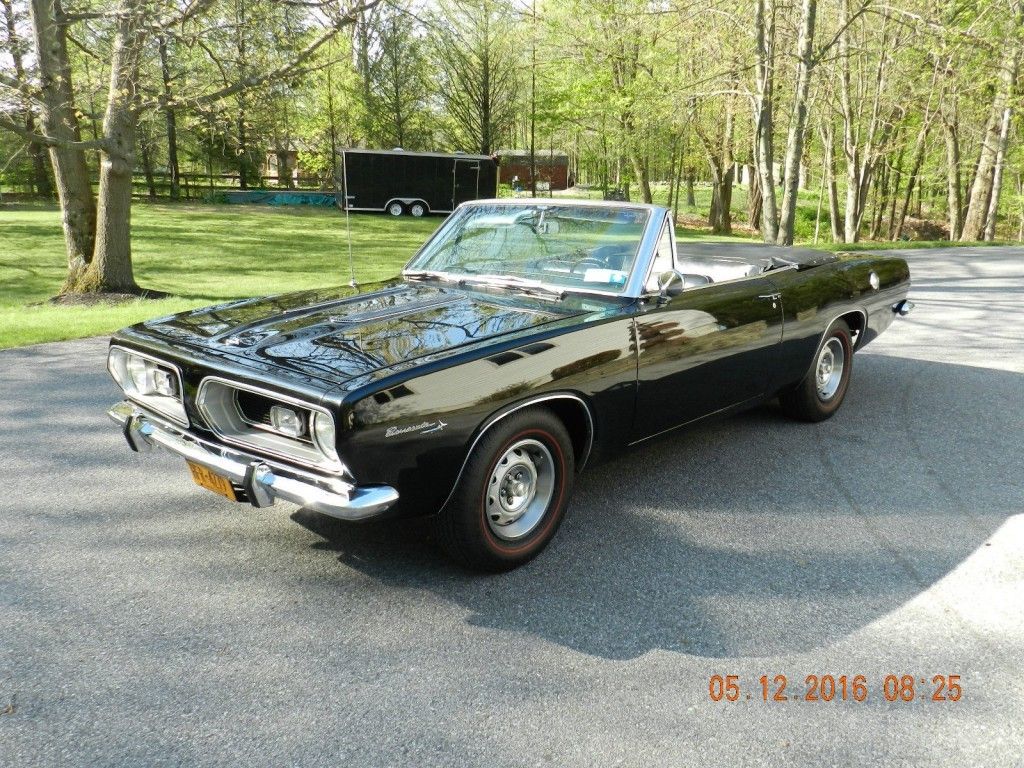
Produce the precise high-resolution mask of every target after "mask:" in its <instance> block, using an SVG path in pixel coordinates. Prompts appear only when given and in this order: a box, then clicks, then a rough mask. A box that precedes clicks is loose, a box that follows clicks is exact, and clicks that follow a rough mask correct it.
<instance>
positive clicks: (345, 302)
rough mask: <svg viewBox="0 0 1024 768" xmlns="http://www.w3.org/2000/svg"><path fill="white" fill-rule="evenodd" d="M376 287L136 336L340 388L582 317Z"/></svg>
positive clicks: (290, 297)
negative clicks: (438, 356)
mask: <svg viewBox="0 0 1024 768" xmlns="http://www.w3.org/2000/svg"><path fill="white" fill-rule="evenodd" d="M375 287H376V288H378V289H377V290H371V291H368V292H362V293H358V294H356V295H352V290H351V289H350V288H337V289H331V290H323V291H302V292H298V293H290V294H283V295H279V296H270V297H267V298H260V299H246V300H243V301H236V302H232V303H230V304H222V305H218V306H214V307H206V308H203V309H196V310H192V311H190V312H183V313H181V314H178V315H172V316H170V317H165V318H160V319H158V320H151V321H149V322H147V323H143V324H141V325H140V326H136V329H137V330H138V331H141V332H143V333H144V334H145V335H146V336H148V337H157V338H158V339H160V340H162V341H164V342H166V343H170V344H173V345H176V346H180V345H186V346H188V347H191V348H198V349H200V350H206V351H208V352H209V353H211V356H213V357H219V358H223V357H228V358H232V359H235V360H237V361H243V362H245V363H246V364H247V365H248V366H249V367H252V368H256V369H263V370H268V371H269V370H276V371H278V372H281V371H287V372H290V373H293V374H298V375H300V376H301V377H302V378H305V379H309V378H312V379H319V380H322V381H325V382H330V383H342V382H344V381H346V380H348V379H351V378H354V377H356V376H361V375H364V374H368V373H372V372H374V371H377V370H380V369H382V368H388V367H390V366H393V365H395V364H397V363H407V362H408V361H410V360H415V359H416V358H419V357H423V356H425V355H436V354H438V353H444V352H446V351H449V350H451V351H454V350H457V349H459V348H461V347H464V346H466V345H469V344H474V343H478V342H481V341H485V340H488V339H493V338H496V337H500V336H505V335H508V334H512V333H515V332H517V331H524V330H528V329H531V328H534V327H537V326H540V325H543V324H545V323H550V322H553V321H556V320H560V319H563V318H566V317H571V316H573V315H576V314H579V313H580V312H581V311H582V310H581V309H579V308H575V309H574V308H573V307H571V306H563V305H560V304H554V303H552V302H549V301H542V300H538V299H531V298H528V297H522V296H519V295H515V294H512V295H508V294H502V295H490V294H486V293H482V292H477V291H470V290H463V289H458V288H454V287H451V288H449V287H446V286H437V285H428V284H418V283H406V282H397V283H388V284H383V287H381V284H378V285H377V286H375Z"/></svg>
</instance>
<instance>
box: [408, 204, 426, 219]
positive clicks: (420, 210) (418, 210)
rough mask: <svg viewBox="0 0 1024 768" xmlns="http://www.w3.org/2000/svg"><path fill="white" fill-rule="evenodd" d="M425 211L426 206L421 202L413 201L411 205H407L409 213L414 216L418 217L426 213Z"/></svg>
mask: <svg viewBox="0 0 1024 768" xmlns="http://www.w3.org/2000/svg"><path fill="white" fill-rule="evenodd" d="M426 213H427V206H425V205H424V204H423V203H413V204H412V205H410V206H409V214H410V215H412V216H415V217H416V218H417V219H418V218H420V217H421V216H424V215H426Z"/></svg>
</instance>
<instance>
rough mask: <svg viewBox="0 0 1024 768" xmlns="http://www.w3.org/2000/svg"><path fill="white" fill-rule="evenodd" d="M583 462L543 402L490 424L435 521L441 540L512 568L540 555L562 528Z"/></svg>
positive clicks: (469, 557)
mask: <svg viewBox="0 0 1024 768" xmlns="http://www.w3.org/2000/svg"><path fill="white" fill-rule="evenodd" d="M574 474H575V464H574V460H573V453H572V441H571V440H570V439H569V435H568V433H567V432H566V429H565V426H564V425H563V424H562V422H561V421H559V419H558V418H557V417H555V415H554V414H552V413H551V412H550V411H547V410H544V409H542V408H528V409H524V410H522V411H520V412H517V413H514V414H512V415H511V416H509V417H508V418H506V419H503V420H502V421H500V422H498V424H496V425H495V426H494V427H492V428H491V429H490V430H488V431H487V432H486V433H485V434H484V436H483V438H481V440H480V442H478V443H477V445H476V447H474V448H473V452H472V453H471V454H470V457H469V460H468V461H467V462H466V466H465V469H464V471H463V473H462V477H461V479H460V480H459V484H458V486H457V488H456V489H455V493H454V494H453V495H452V498H451V500H450V501H449V502H448V504H447V505H446V506H445V508H444V509H442V510H441V512H440V513H438V515H437V517H436V518H435V520H434V528H435V533H436V534H437V537H438V539H439V541H440V543H441V546H442V547H443V548H444V549H445V550H446V551H447V552H448V554H449V555H451V556H452V557H453V558H454V559H455V560H457V561H459V562H461V563H463V564H464V565H467V566H469V567H471V568H476V569H479V570H486V571H507V570H510V569H512V568H515V567H517V566H519V565H522V564H523V563H526V562H528V561H529V560H531V559H533V558H534V557H536V556H537V555H538V554H539V553H540V552H541V550H543V549H544V547H546V546H547V545H548V543H549V542H550V541H551V539H552V538H553V537H554V535H555V531H556V530H558V526H559V524H560V523H561V522H562V518H563V516H564V515H565V509H566V506H567V504H568V501H569V494H570V493H571V492H572V482H573V476H574Z"/></svg>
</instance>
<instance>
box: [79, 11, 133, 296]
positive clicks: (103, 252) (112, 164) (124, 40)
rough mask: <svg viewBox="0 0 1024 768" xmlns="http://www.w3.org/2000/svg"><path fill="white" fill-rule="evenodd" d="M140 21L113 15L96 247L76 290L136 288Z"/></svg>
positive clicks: (123, 291) (130, 15)
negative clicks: (134, 176) (134, 213)
mask: <svg viewBox="0 0 1024 768" xmlns="http://www.w3.org/2000/svg"><path fill="white" fill-rule="evenodd" d="M143 22H144V19H143V18H142V15H141V13H126V14H124V15H122V16H121V17H120V18H118V20H117V33H116V36H115V38H114V46H113V54H112V56H111V60H110V91H109V95H108V98H107V110H106V113H105V114H104V116H103V137H104V139H105V141H106V145H105V147H104V149H103V155H102V162H101V163H100V189H99V208H98V211H97V226H96V249H95V252H94V255H93V260H92V263H91V264H89V268H88V270H87V271H86V273H85V275H83V276H82V278H81V279H80V280H79V281H77V283H76V285H75V290H76V291H77V292H83V293H84V292H103V293H139V286H138V285H136V284H135V277H134V274H133V272H132V250H131V206H132V166H133V165H134V158H135V132H136V128H137V123H138V115H137V114H136V111H135V99H136V98H137V86H138V71H139V59H140V56H141V52H142V45H143V40H144V36H145V32H144V31H143V27H144V24H143Z"/></svg>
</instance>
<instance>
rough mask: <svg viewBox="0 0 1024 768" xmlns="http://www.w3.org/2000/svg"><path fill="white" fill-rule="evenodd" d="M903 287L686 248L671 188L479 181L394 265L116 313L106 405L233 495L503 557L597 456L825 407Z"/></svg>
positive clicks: (809, 261) (742, 249)
mask: <svg viewBox="0 0 1024 768" xmlns="http://www.w3.org/2000/svg"><path fill="white" fill-rule="evenodd" d="M909 284H910V276H909V270H908V268H907V264H906V262H904V261H903V260H902V259H897V258H883V257H878V256H861V257H851V256H835V255H831V254H826V253H820V252H817V251H808V250H796V249H783V248H775V247H770V246H760V245H735V244H727V243H700V244H690V243H679V244H677V243H676V241H675V238H674V236H673V227H672V220H671V216H670V214H669V212H668V211H667V210H665V209H664V208H659V207H656V206H650V205H634V204H629V203H598V202H585V201H551V200H544V201H543V202H542V201H539V200H514V201H513V200H490V201H477V202H473V203H467V204H464V205H462V206H460V207H459V208H458V210H457V211H455V213H454V214H452V215H451V216H450V217H449V218H448V219H447V220H446V221H445V222H444V224H443V225H442V226H441V227H440V228H439V229H438V231H437V232H436V233H435V234H434V235H433V236H432V237H431V238H430V240H429V241H428V242H427V243H426V244H425V245H424V246H423V247H422V248H421V249H420V251H419V252H418V253H417V254H416V255H415V256H414V257H413V259H412V260H411V261H410V262H409V264H408V266H407V267H406V268H405V270H404V271H403V273H402V276H401V277H400V278H398V279H395V280H392V281H389V282H386V283H382V284H378V285H374V286H370V287H368V288H365V289H363V290H361V291H358V292H355V293H353V291H352V290H351V289H348V288H339V289H334V290H321V291H304V292H301V293H293V294H286V295H280V296H271V297H269V298H261V299H247V300H244V301H236V302H232V303H230V304H224V305H221V306H216V307H210V308H207V309H198V310H194V311H191V312H185V313H182V314H179V315H174V316H172V317H165V318H161V319H158V320H152V321H149V322H146V323H141V324H139V325H136V326H133V327H131V328H127V329H125V330H123V331H120V332H119V333H117V334H116V335H115V336H114V338H113V339H112V341H111V345H110V353H109V361H108V367H109V369H110V373H111V374H112V376H113V377H114V379H115V381H116V382H117V383H118V384H119V385H120V386H121V388H122V389H123V390H124V393H125V396H126V398H127V399H126V400H125V401H124V402H122V403H119V404H117V405H116V406H114V408H113V409H112V410H111V411H110V415H111V417H112V418H113V419H114V420H115V421H116V422H118V423H119V424H120V425H121V426H122V428H123V430H124V435H125V437H126V438H127V440H128V444H129V445H130V446H131V447H132V448H133V449H134V450H136V451H143V450H149V449H151V448H152V447H154V446H159V447H161V448H164V449H166V450H168V451H171V452H172V453H175V454H178V455H180V456H182V457H184V459H185V460H186V461H187V463H188V467H189V469H190V471H191V474H192V477H193V478H194V480H195V481H196V482H197V483H199V484H200V485H202V486H204V487H206V488H208V489H210V490H212V491H215V492H217V493H220V494H222V495H224V496H226V497H227V498H229V499H232V500H236V501H245V502H248V503H250V504H253V505H255V506H258V507H262V506H265V505H269V504H273V503H274V501H275V500H276V499H284V500H287V501H290V502H293V503H295V504H299V505H302V506H304V507H307V508H309V509H313V510H317V511H319V512H322V513H324V514H327V515H331V516H333V517H337V518H341V519H345V520H365V519H368V518H374V517H378V516H381V515H386V514H388V515H390V514H399V515H432V516H433V520H434V523H435V527H436V531H437V536H438V539H439V540H440V542H441V543H442V545H443V546H444V547H445V549H446V550H447V551H448V552H449V553H451V554H452V555H453V556H454V557H456V558H457V559H459V560H461V561H462V562H464V563H466V564H468V565H470V566H473V567H477V568H482V569H489V570H502V569H507V568H511V567H514V566H516V565H519V564H521V563H524V562H526V561H527V560H529V559H530V558H532V557H534V556H535V555H536V554H537V553H538V552H540V551H541V549H543V547H544V546H545V545H546V544H547V543H548V542H549V541H550V540H551V538H552V536H553V535H554V533H555V530H556V529H557V528H558V525H559V523H560V522H561V520H562V517H563V516H564V514H565V510H566V506H567V504H568V502H569V497H570V494H571V493H572V486H573V481H574V479H575V478H576V476H577V474H578V473H579V472H580V471H581V470H582V469H583V467H584V465H587V464H592V463H594V462H596V461H598V460H600V459H603V458H605V457H607V456H609V455H612V454H614V453H615V452H616V451H619V450H621V449H624V448H626V447H627V446H630V445H633V444H636V443H639V442H641V441H643V440H647V439H649V438H651V437H654V436H655V435H660V434H662V433H664V432H668V431H670V430H673V429H677V428H679V427H683V426H685V425H688V424H693V423H694V422H696V421H699V420H701V419H704V418H707V417H709V416H714V415H721V414H726V413H731V412H734V411H737V410H740V409H742V408H747V407H749V406H751V405H754V404H756V403H759V402H762V401H764V400H767V399H769V398H773V397H778V398H779V400H780V402H781V404H782V408H783V409H784V410H785V412H786V413H788V414H789V415H791V416H793V417H794V418H797V419H802V420H806V421H818V420H821V419H826V418H828V417H829V416H831V415H832V414H833V413H834V412H835V411H836V409H838V408H839V406H840V404H841V403H842V401H843V398H844V396H845V395H846V390H847V387H848V386H849V382H850V371H851V368H852V365H853V354H854V352H855V351H856V350H858V349H860V348H861V347H863V346H864V345H865V344H867V343H868V342H870V341H871V340H872V339H873V338H875V337H876V336H877V335H878V334H879V333H881V332H882V331H884V330H885V329H886V328H887V327H888V326H889V324H890V323H891V322H892V320H893V318H894V317H896V316H897V315H902V314H906V313H907V312H909V311H910V308H911V305H910V303H909V302H908V301H907V300H906V297H907V290H908V287H909Z"/></svg>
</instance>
